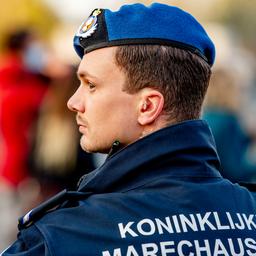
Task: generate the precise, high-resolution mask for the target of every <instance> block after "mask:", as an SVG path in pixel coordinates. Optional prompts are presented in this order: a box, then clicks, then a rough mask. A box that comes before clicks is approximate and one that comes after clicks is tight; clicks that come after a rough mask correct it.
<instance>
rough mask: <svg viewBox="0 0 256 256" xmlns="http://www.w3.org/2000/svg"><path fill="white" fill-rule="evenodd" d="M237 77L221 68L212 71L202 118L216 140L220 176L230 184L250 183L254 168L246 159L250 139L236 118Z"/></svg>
mask: <svg viewBox="0 0 256 256" xmlns="http://www.w3.org/2000/svg"><path fill="white" fill-rule="evenodd" d="M236 75H237V74H234V73H229V72H228V70H224V69H223V68H222V69H217V70H215V71H214V73H213V76H212V81H211V85H210V86H209V91H208V97H207V105H206V109H205V112H204V118H205V119H206V120H207V121H208V123H209V124H210V127H211V129H212V132H213V135H214V137H215V141H216V146H217V150H218V153H219V156H220V159H221V163H222V175H223V176H224V177H225V178H228V179H230V180H232V181H233V182H238V181H253V180H254V179H255V178H256V165H254V164H253V163H252V162H250V160H249V159H248V152H249V149H250V145H251V143H252V139H251V138H250V136H249V134H248V133H247V131H246V129H245V127H244V126H243V123H242V122H241V120H240V118H239V107H240V105H241V104H240V102H239V100H240V99H241V87H239V86H238V85H237V84H236Z"/></svg>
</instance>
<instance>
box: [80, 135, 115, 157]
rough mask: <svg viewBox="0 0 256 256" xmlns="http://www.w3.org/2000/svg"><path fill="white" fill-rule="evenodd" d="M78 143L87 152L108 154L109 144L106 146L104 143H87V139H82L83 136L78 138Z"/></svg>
mask: <svg viewBox="0 0 256 256" xmlns="http://www.w3.org/2000/svg"><path fill="white" fill-rule="evenodd" d="M80 145H81V148H82V149H83V150H84V151H85V152H87V153H102V154H108V153H109V151H110V149H111V145H110V146H106V145H105V146H104V145H97V144H92V143H88V141H84V140H83V137H82V138H81V140H80Z"/></svg>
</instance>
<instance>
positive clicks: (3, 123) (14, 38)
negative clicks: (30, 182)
mask: <svg viewBox="0 0 256 256" xmlns="http://www.w3.org/2000/svg"><path fill="white" fill-rule="evenodd" d="M5 49H6V53H5V56H3V58H2V60H1V65H0V91H1V94H0V95H1V98H0V129H1V137H2V140H1V141H2V142H1V143H2V146H1V148H2V150H3V152H2V154H3V156H2V163H1V169H0V177H1V179H2V182H6V183H7V185H10V186H14V188H15V187H17V186H18V185H19V184H20V183H21V182H22V181H24V180H25V179H26V178H27V177H28V173H29V172H28V167H27V157H28V153H29V151H30V137H31V129H32V127H33V125H34V123H35V120H36V117H37V113H38V109H39V107H40V104H41V101H42V99H43V97H44V94H45V92H46V90H47V86H46V85H47V84H48V82H47V81H46V79H45V77H43V76H42V75H41V74H40V69H41V68H42V66H43V65H44V55H43V51H42V48H41V47H40V45H39V44H38V43H37V40H36V39H35V38H34V36H33V34H32V33H31V32H30V31H28V30H19V31H15V32H13V33H10V34H9V35H8V36H7V37H6V41H5Z"/></svg>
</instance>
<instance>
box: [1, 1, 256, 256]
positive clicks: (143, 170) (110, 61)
mask: <svg viewBox="0 0 256 256" xmlns="http://www.w3.org/2000/svg"><path fill="white" fill-rule="evenodd" d="M74 44H75V49H76V51H77V53H78V54H79V56H80V57H81V58H82V60H81V63H80V66H79V68H78V78H79V79H80V81H81V84H80V86H79V88H78V89H77V91H76V92H75V94H74V95H73V96H72V97H71V99H70V100H69V102H68V107H69V108H70V109H71V110H73V111H75V112H76V113H77V123H78V125H79V131H80V132H81V134H82V137H81V145H82V147H83V149H84V150H86V151H88V152H105V153H106V152H109V151H110V152H109V157H108V159H107V160H106V162H105V163H104V164H103V165H102V166H101V167H100V168H98V169H96V170H95V171H94V172H92V173H90V174H89V175H87V176H85V177H83V178H82V179H81V181H80V184H79V187H78V190H77V191H74V192H72V191H63V192H61V193H60V194H58V195H57V196H56V197H54V198H52V199H51V200H49V201H48V202H46V203H44V204H42V205H41V206H39V207H38V208H36V209H34V210H32V211H31V212H29V213H28V214H27V215H25V216H24V217H23V218H22V219H21V220H20V223H19V229H20V233H19V235H18V240H17V241H16V242H15V243H14V244H13V245H12V246H11V247H10V248H9V249H8V250H7V251H6V252H5V253H4V254H3V255H102V256H110V255H111V256H121V255H126V256H138V255H144V256H145V255H147V256H155V255H166V256H167V255H190V256H192V255H255V254H256V238H255V237H256V203H255V201H254V199H253V197H252V196H251V194H250V192H249V191H248V190H247V189H245V188H242V187H240V186H238V185H234V184H232V183H230V182H229V181H227V180H225V179H223V178H222V177H221V175H220V174H219V168H220V163H219V159H218V156H217V153H216V149H215V144H214V141H213V138H212V135H211V132H210V130H209V128H208V126H207V124H206V123H205V122H204V121H201V120H199V119H198V118H199V115H200V110H201V105H202V102H203V98H204V95H205V93H206V89H207V86H208V82H209V78H210V73H211V72H210V66H211V65H212V64H213V62H214V45H213V43H212V42H211V40H210V39H209V37H208V35H207V34H206V32H205V31H204V29H203V28H202V27H201V25H200V24H199V23H198V22H197V21H196V20H195V19H194V18H193V17H192V16H190V15H189V14H188V13H186V12H184V11H182V10H180V9H178V8H175V7H171V6H167V5H163V4H157V3H156V4H153V5H151V6H150V7H145V6H143V5H141V4H135V5H128V6H123V7H122V8H121V9H120V10H119V11H117V12H111V11H110V10H102V9H97V10H95V11H93V13H92V15H91V16H90V17H89V19H88V20H86V22H84V23H83V24H82V25H81V27H80V28H79V30H78V32H77V34H76V36H75V38H74Z"/></svg>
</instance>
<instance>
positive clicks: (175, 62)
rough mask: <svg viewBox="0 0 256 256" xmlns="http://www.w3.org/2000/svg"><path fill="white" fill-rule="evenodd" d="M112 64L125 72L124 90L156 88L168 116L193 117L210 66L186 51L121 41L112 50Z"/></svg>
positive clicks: (174, 118)
mask: <svg viewBox="0 0 256 256" xmlns="http://www.w3.org/2000/svg"><path fill="white" fill-rule="evenodd" d="M115 58H116V64H117V65H118V66H119V67H120V68H121V70H122V71H123V72H125V74H126V77H127V81H126V86H125V90H126V91H127V92H128V93H135V92H137V91H139V90H140V89H142V88H145V87H151V88H154V89H157V90H159V91H160V92H161V93H162V94H163V96H164V100H165V105H164V111H165V114H166V115H167V116H168V119H169V120H175V121H183V120H189V119H197V118H199V116H200V113H201V108H202V103H203V100H204V96H205V93H206V90H207V87H208V84H209V80H210V75H211V69H210V66H209V64H208V63H206V61H204V60H203V59H202V58H201V57H199V56H197V55H196V54H193V53H191V52H189V51H186V50H182V49H178V48H174V47H170V46H161V45H125V46H118V47H117V50H116V56H115Z"/></svg>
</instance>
